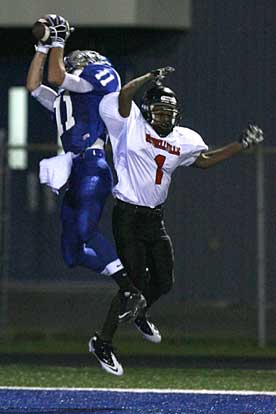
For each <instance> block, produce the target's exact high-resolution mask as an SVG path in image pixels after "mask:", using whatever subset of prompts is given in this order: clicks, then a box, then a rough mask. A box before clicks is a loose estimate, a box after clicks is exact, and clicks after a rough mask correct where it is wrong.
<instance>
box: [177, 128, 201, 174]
mask: <svg viewBox="0 0 276 414" xmlns="http://www.w3.org/2000/svg"><path fill="white" fill-rule="evenodd" d="M181 130H182V131H181V135H182V136H183V144H182V149H183V150H182V157H181V163H180V165H182V166H183V167H189V166H190V165H192V164H193V163H194V162H195V161H196V159H197V158H198V157H199V155H200V154H201V153H202V152H206V151H208V145H206V144H205V142H204V141H203V139H202V137H201V136H200V135H199V134H198V133H197V132H195V131H193V130H191V129H189V128H181Z"/></svg>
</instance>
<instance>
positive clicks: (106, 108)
mask: <svg viewBox="0 0 276 414" xmlns="http://www.w3.org/2000/svg"><path fill="white" fill-rule="evenodd" d="M99 111H100V115H101V118H102V120H103V121H104V123H105V125H106V127H107V130H108V133H109V135H112V136H113V138H115V139H119V138H120V135H121V132H122V130H123V128H124V126H127V125H128V124H130V123H132V122H135V120H136V119H137V117H138V116H139V115H140V114H141V112H140V109H139V108H138V106H137V105H136V103H135V102H134V101H132V105H131V111H130V115H129V116H128V117H126V118H124V117H122V116H121V115H120V113H119V92H115V93H110V94H108V95H106V96H104V97H103V99H102V100H101V103H100V107H99Z"/></svg>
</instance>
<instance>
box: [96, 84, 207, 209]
mask: <svg viewBox="0 0 276 414" xmlns="http://www.w3.org/2000/svg"><path fill="white" fill-rule="evenodd" d="M118 96H119V93H118V92H115V93H110V94H108V95H106V96H104V97H103V99H102V101H101V103H100V115H101V117H102V119H103V121H104V122H105V124H106V126H107V129H108V133H109V136H110V141H111V145H112V150H113V161H114V167H115V169H116V172H117V176H118V183H117V185H116V186H115V187H114V189H113V195H114V197H116V198H118V199H120V200H122V201H125V202H127V203H131V204H136V205H140V206H147V207H151V208H154V207H156V206H158V205H160V204H162V203H164V201H165V200H166V198H167V195H168V190H169V186H170V182H171V177H172V174H173V172H174V170H175V169H176V168H177V167H179V166H185V167H188V166H189V165H191V164H193V163H194V162H195V160H196V159H197V157H198V156H199V155H200V153H201V152H202V151H206V150H207V149H208V146H207V145H206V144H205V143H204V141H203V140H202V138H201V136H200V135H199V134H198V133H197V132H195V131H193V130H191V129H189V128H184V127H174V129H173V131H172V132H171V133H170V134H169V135H167V136H166V137H165V138H161V137H160V136H159V135H158V134H157V132H156V131H155V130H154V129H153V128H152V127H151V126H150V124H149V123H148V122H147V121H146V120H145V119H144V118H143V116H142V114H141V111H140V109H139V108H138V106H137V105H136V104H135V103H134V102H132V107H131V112H130V115H129V117H127V118H123V117H122V116H121V115H120V114H119V109H118Z"/></svg>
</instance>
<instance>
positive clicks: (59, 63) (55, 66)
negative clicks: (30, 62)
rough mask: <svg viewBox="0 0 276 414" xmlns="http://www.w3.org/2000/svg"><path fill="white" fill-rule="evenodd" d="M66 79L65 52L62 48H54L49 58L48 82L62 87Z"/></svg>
mask: <svg viewBox="0 0 276 414" xmlns="http://www.w3.org/2000/svg"><path fill="white" fill-rule="evenodd" d="M64 78H65V67H64V51H63V48H61V47H53V48H52V49H51V52H50V57H49V68H48V81H49V82H50V83H51V84H53V85H56V86H60V85H62V83H63V81H64Z"/></svg>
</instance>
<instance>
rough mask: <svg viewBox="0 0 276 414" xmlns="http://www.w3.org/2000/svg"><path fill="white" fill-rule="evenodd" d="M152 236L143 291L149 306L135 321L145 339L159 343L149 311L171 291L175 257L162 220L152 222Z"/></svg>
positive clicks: (159, 339) (156, 330) (158, 336)
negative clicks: (146, 281)
mask: <svg viewBox="0 0 276 414" xmlns="http://www.w3.org/2000/svg"><path fill="white" fill-rule="evenodd" d="M152 234H153V235H154V239H153V240H152V241H151V243H150V247H149V248H148V249H147V266H148V278H147V280H148V283H147V286H146V288H145V290H143V293H144V295H145V297H146V299H147V303H148V306H147V308H146V309H145V310H144V311H142V312H140V314H139V315H138V317H137V318H136V319H135V325H136V328H137V329H138V330H139V331H140V333H141V334H142V335H143V336H144V338H145V339H147V340H149V341H151V342H155V343H159V342H160V341H161V334H160V332H159V331H158V329H157V327H156V326H155V325H154V323H153V322H152V321H151V320H150V318H149V313H148V309H149V308H150V306H151V305H152V304H153V303H154V302H155V301H156V300H158V299H159V297H160V296H162V295H164V294H166V293H168V292H169V291H170V290H171V288H172V286H173V282H174V276H173V264H174V257H173V248H172V243H171V240H170V237H169V236H168V234H167V232H166V229H165V226H164V223H163V221H162V220H159V222H158V220H157V219H156V218H155V219H154V220H153V221H152Z"/></svg>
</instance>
